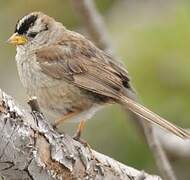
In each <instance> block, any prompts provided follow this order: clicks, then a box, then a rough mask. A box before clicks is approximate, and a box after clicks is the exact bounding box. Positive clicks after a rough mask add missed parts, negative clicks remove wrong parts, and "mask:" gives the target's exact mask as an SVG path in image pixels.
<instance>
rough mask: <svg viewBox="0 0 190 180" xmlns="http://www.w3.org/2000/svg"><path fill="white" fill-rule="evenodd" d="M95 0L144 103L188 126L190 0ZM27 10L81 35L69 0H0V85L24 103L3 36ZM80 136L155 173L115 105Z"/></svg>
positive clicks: (141, 144)
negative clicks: (42, 13)
mask: <svg viewBox="0 0 190 180" xmlns="http://www.w3.org/2000/svg"><path fill="white" fill-rule="evenodd" d="M96 3H97V7H98V9H99V10H100V12H101V13H102V15H103V18H104V19H105V23H106V26H107V28H108V32H109V33H110V37H111V38H112V42H113V44H114V47H115V51H116V52H117V54H118V55H119V56H120V57H121V59H123V60H124V63H125V64H126V67H127V69H128V71H129V73H130V75H131V77H132V82H133V85H134V86H135V88H136V90H137V92H138V95H139V97H140V99H141V101H142V102H143V104H145V105H146V106H147V107H149V108H150V109H152V110H153V111H155V112H157V113H159V114H160V115H162V116H164V117H165V118H167V119H169V120H171V121H173V122H175V123H177V124H178V125H180V126H183V127H190V121H189V117H190V111H189V109H190V108H189V107H190V97H189V91H190V63H189V62H190V50H189V48H190V1H185V0H181V1H177V0H160V1H156V0H133V1H131V0H97V1H96ZM31 11H43V12H45V13H47V14H48V15H50V16H53V17H54V18H55V19H56V20H58V21H61V22H62V23H63V24H64V25H65V26H66V27H67V28H69V29H71V30H76V31H78V32H81V33H83V34H85V32H84V31H83V30H84V28H83V27H82V24H81V23H80V22H79V20H78V19H77V13H76V12H75V10H74V9H73V8H72V3H71V1H70V0H40V1H38V0H6V1H5V0H0V27H1V30H0V88H2V89H3V90H4V91H6V92H7V93H8V94H11V95H12V96H14V97H15V98H16V99H17V100H18V101H20V102H22V103H23V104H24V105H25V106H26V100H27V96H26V94H25V91H24V89H23V87H22V85H21V83H20V81H19V78H18V74H17V70H16V63H15V61H14V56H15V48H14V47H12V46H10V45H8V44H6V43H5V41H6V39H7V38H8V37H9V36H10V35H11V34H12V33H13V31H14V27H15V24H16V22H17V20H18V19H19V18H20V17H21V16H23V15H25V14H27V13H29V12H31ZM75 127H76V125H75V124H73V123H67V124H66V125H65V126H64V129H65V131H67V132H69V133H71V134H72V133H73V131H74V128H75ZM83 138H84V139H86V140H87V141H88V142H89V144H90V145H91V146H92V147H93V148H94V149H96V150H97V151H100V152H102V153H104V154H106V155H109V156H111V157H113V158H115V159H117V160H119V161H121V162H123V163H125V164H128V165H131V166H133V167H135V168H138V169H145V170H146V171H148V172H151V173H158V172H157V170H156V167H155V163H154V159H153V157H152V154H151V152H150V151H149V149H148V147H147V145H146V144H145V142H144V141H143V138H142V137H141V135H140V133H138V131H137V129H136V128H135V127H134V125H133V124H132V123H131V122H130V121H126V116H125V114H124V113H123V112H122V110H121V109H120V108H119V107H118V106H115V107H113V106H112V107H108V108H106V109H104V110H103V111H101V112H100V113H98V114H97V115H96V116H95V117H94V118H93V119H92V120H91V121H88V122H87V124H86V130H85V132H84V135H83ZM177 164H178V162H177ZM178 166H179V165H178ZM185 166H186V165H184V167H183V166H182V167H181V169H183V168H185ZM178 168H179V167H178ZM188 173H189V172H187V173H186V175H185V176H187V179H189V178H188V177H190V175H189V176H188ZM183 174H185V173H184V172H183ZM184 179H185V178H184Z"/></svg>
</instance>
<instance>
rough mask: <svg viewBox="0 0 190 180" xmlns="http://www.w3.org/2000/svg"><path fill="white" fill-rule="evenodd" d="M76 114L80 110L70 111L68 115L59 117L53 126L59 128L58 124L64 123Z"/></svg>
mask: <svg viewBox="0 0 190 180" xmlns="http://www.w3.org/2000/svg"><path fill="white" fill-rule="evenodd" d="M76 114H78V112H70V113H69V114H67V115H64V116H61V117H60V118H59V119H57V120H56V121H55V123H54V124H53V128H55V129H57V126H59V125H60V124H62V123H64V122H65V121H66V120H68V119H70V118H72V117H73V116H75V115H76Z"/></svg>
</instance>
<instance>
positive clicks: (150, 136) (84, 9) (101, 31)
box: [72, 0, 176, 180]
mask: <svg viewBox="0 0 190 180" xmlns="http://www.w3.org/2000/svg"><path fill="white" fill-rule="evenodd" d="M72 1H73V4H74V6H75V7H76V9H77V12H78V14H79V16H80V17H81V20H82V21H83V23H84V25H85V27H86V29H87V31H88V33H89V35H90V36H91V38H92V40H93V41H94V42H95V43H96V44H97V45H98V46H99V47H100V48H101V49H103V50H106V51H108V52H112V53H113V52H114V51H113V49H112V46H111V43H110V40H109V38H108V32H107V30H106V27H105V25H104V22H103V20H102V17H101V15H100V13H99V12H98V11H97V9H96V6H95V4H94V1H93V0H72ZM115 59H118V58H115ZM131 98H132V99H134V100H137V97H136V95H134V94H133V95H132V96H131ZM126 112H127V113H128V111H126ZM130 117H131V118H133V119H134V120H135V121H136V122H138V124H140V127H143V129H144V132H145V136H146V139H147V143H148V145H149V147H150V149H151V151H152V153H153V155H154V158H155V161H156V164H157V166H158V168H159V170H160V172H161V174H162V176H163V177H164V179H167V180H176V178H175V177H176V176H175V173H174V171H173V169H172V167H171V165H170V162H169V160H168V158H167V156H166V154H165V152H164V150H163V148H162V147H161V145H160V143H159V141H158V140H157V138H156V136H155V135H154V131H153V127H152V125H151V124H149V123H144V122H143V121H142V119H141V117H137V116H136V115H135V114H133V115H132V116H130Z"/></svg>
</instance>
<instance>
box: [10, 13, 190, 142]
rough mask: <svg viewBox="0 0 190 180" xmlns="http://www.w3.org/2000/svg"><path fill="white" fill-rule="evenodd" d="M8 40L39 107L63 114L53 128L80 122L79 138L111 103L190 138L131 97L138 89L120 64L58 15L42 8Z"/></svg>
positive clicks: (77, 137) (25, 18)
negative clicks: (13, 48)
mask: <svg viewBox="0 0 190 180" xmlns="http://www.w3.org/2000/svg"><path fill="white" fill-rule="evenodd" d="M8 43H10V44H13V45H15V46H16V57H15V59H16V64H17V69H18V73H19V77H20V80H21V82H22V84H23V86H24V88H25V89H26V92H27V94H28V95H29V97H32V96H35V97H37V99H38V103H39V105H40V107H42V108H43V109H45V110H46V111H49V112H51V113H53V114H56V115H57V116H58V117H59V118H58V119H56V120H54V122H53V125H54V126H55V127H57V126H59V125H60V124H62V123H64V122H65V121H66V120H68V121H79V126H78V128H77V131H76V134H75V139H80V136H81V133H82V131H83V129H84V124H85V122H86V120H88V119H90V118H91V117H92V116H93V115H94V114H95V113H96V112H97V111H99V110H100V109H102V108H103V107H105V106H107V105H110V104H120V105H121V106H122V107H126V108H127V109H129V110H130V111H132V112H133V113H134V114H136V115H138V116H139V117H142V118H141V119H143V120H145V121H148V122H150V123H153V124H156V125H158V126H160V127H162V128H164V129H166V130H168V131H169V132H171V133H173V134H175V135H177V136H178V137H180V138H184V139H185V138H190V133H189V132H188V131H186V130H185V129H183V128H180V127H178V126H176V125H174V124H173V123H171V122H169V121H167V120H166V119H164V118H162V117H161V116H159V115H157V114H156V113H154V112H152V111H151V110H149V109H148V108H146V107H144V106H143V105H141V104H140V103H138V102H136V101H135V100H134V99H132V98H130V96H129V94H131V93H132V94H133V93H135V92H134V90H133V87H132V85H131V81H130V77H129V73H128V71H127V70H126V68H125V67H124V65H123V64H122V63H119V62H116V61H115V59H114V58H113V57H111V56H110V55H109V54H108V53H106V52H104V51H103V50H101V49H99V48H98V47H97V46H96V45H95V44H94V43H93V42H91V41H90V40H89V39H88V38H86V37H85V36H83V35H81V34H79V33H77V32H74V31H71V30H69V29H67V28H66V27H65V26H64V25H63V24H62V23H60V22H57V21H56V20H55V19H54V18H52V17H50V16H48V15H46V14H44V13H42V12H32V13H29V14H27V15H25V16H24V17H22V18H20V19H19V20H18V22H17V23H16V27H15V31H14V33H13V35H12V36H11V37H10V38H9V39H8Z"/></svg>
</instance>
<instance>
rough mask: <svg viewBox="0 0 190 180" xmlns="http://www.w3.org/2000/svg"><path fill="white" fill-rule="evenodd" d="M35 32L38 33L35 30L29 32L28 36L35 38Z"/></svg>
mask: <svg viewBox="0 0 190 180" xmlns="http://www.w3.org/2000/svg"><path fill="white" fill-rule="evenodd" d="M37 34H38V33H37V32H30V33H28V36H29V37H31V38H35V37H36V35H37Z"/></svg>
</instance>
